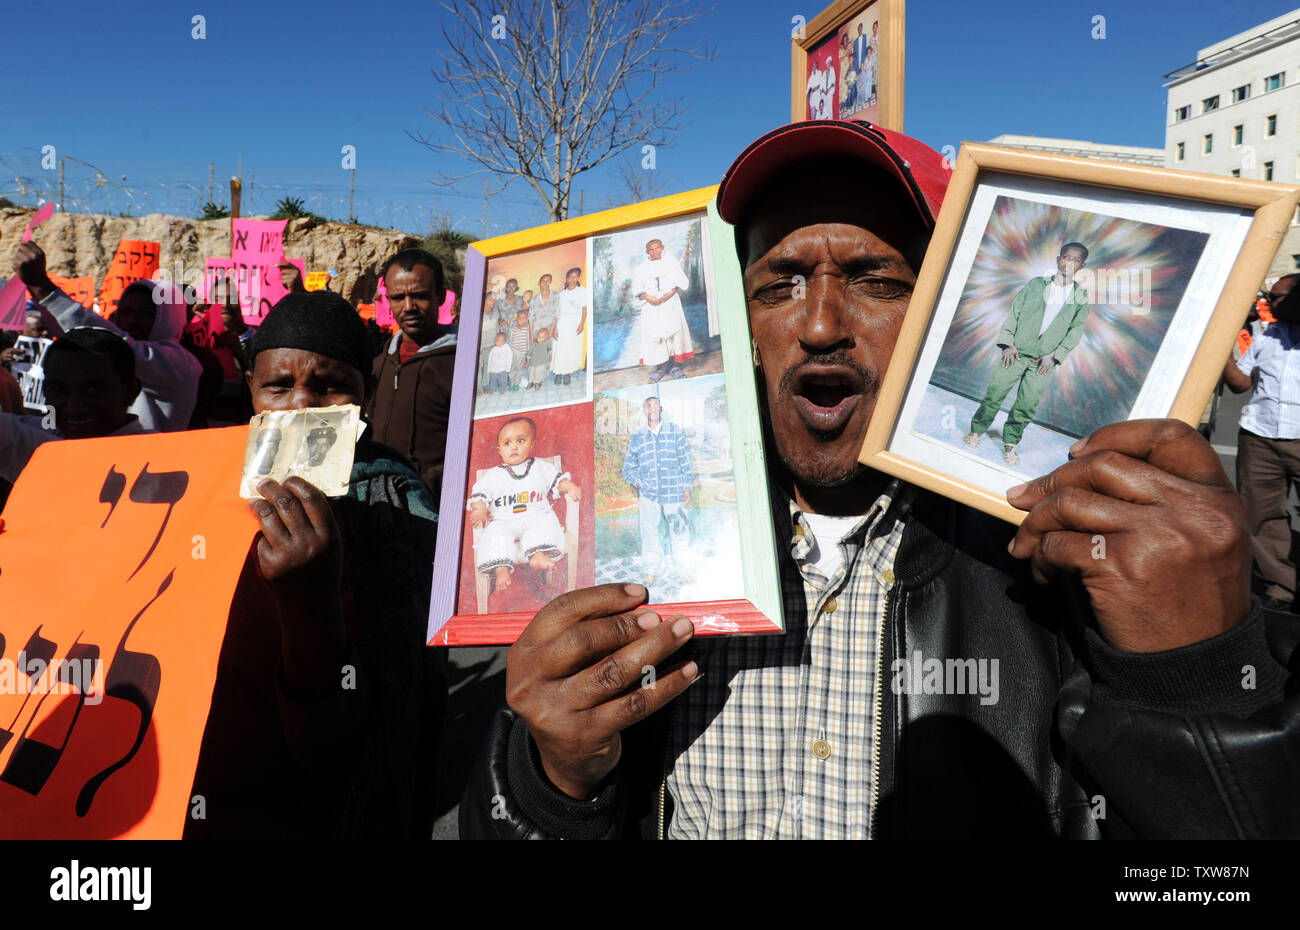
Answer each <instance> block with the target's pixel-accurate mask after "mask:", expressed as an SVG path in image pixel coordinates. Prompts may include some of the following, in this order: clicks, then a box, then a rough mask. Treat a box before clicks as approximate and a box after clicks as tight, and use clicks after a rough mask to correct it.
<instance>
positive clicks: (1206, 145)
mask: <svg viewBox="0 0 1300 930" xmlns="http://www.w3.org/2000/svg"><path fill="white" fill-rule="evenodd" d="M1213 151H1214V133H1212V132H1207V133H1206V134H1205V138H1204V140H1203V141H1202V142H1201V154H1202V155H1209V154H1210V153H1211V152H1213Z"/></svg>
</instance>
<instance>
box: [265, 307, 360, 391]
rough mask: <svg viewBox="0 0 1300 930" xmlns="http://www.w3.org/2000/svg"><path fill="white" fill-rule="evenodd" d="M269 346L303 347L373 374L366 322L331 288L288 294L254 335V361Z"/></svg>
mask: <svg viewBox="0 0 1300 930" xmlns="http://www.w3.org/2000/svg"><path fill="white" fill-rule="evenodd" d="M267 349H304V350H306V351H308V352H316V353H318V354H320V355H324V356H326V357H327V358H332V359H337V360H338V361H340V362H346V363H347V364H349V365H351V366H353V367H354V368H356V369H357V370H358V371H360V372H361V373H362V374H363V375H369V374H370V365H371V361H372V359H373V356H374V349H373V347H372V345H371V343H370V334H369V333H367V332H366V324H365V323H363V322H362V321H361V317H360V316H359V315H358V314H357V311H356V310H355V309H353V307H352V305H351V304H350V303H348V302H347V301H346V300H344V299H343V298H342V297H340V296H339V295H338V294H335V293H333V292H332V291H307V292H306V293H303V292H296V293H293V294H286V295H285V296H284V297H282V298H281V299H280V302H279V303H277V304H276V305H275V306H274V307H272V308H271V312H270V313H268V314H267V315H266V319H264V320H263V321H262V325H261V326H259V327H258V329H257V332H256V333H255V334H254V335H253V351H252V355H251V356H250V357H249V363H250V364H252V363H253V361H254V359H256V358H257V354H258V353H259V352H265V351H266V350H267Z"/></svg>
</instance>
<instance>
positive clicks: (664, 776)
mask: <svg viewBox="0 0 1300 930" xmlns="http://www.w3.org/2000/svg"><path fill="white" fill-rule="evenodd" d="M692 645H694V644H692ZM694 652H695V650H694V649H693V648H692V649H691V653H692V654H694ZM687 661H690V660H689V659H688V660H687ZM692 684H694V682H692ZM682 697H683V695H682V694H679V695H677V697H676V698H675V699H674V700H673V706H672V709H671V710H670V711H669V712H668V727H667V730H666V731H665V735H664V755H663V760H662V761H661V763H660V766H659V815H658V818H657V819H658V821H659V826H658V828H657V830H656V833H655V838H656V839H660V840H666V839H668V830H667V826H666V824H665V823H664V810H665V808H666V807H667V805H666V803H665V801H666V799H667V797H668V758H669V756H670V755H671V754H672V751H673V727H674V726H675V725H676V723H677V708H678V706H679V705H680V704H681V700H682Z"/></svg>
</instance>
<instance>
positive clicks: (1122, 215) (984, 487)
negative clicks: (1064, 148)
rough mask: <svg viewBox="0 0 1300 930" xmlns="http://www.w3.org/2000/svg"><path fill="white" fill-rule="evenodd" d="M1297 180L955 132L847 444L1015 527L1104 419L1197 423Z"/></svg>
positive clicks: (1292, 202) (877, 464) (1290, 210)
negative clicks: (941, 185) (1247, 176)
mask: <svg viewBox="0 0 1300 930" xmlns="http://www.w3.org/2000/svg"><path fill="white" fill-rule="evenodd" d="M1297 201H1300V188H1296V187H1292V186H1289V185H1285V184H1276V183H1272V182H1266V181H1243V180H1238V179H1234V178H1223V177H1217V176H1212V175H1201V174H1191V173H1188V172H1186V171H1177V170H1172V169H1166V168H1152V167H1144V166H1139V165H1131V164H1119V163H1110V162H1102V161H1097V160H1093V159H1085V158H1072V157H1067V156H1063V155H1049V154H1044V153H1040V152H1029V151H1020V150H1015V149H1009V148H1003V147H1000V146H985V145H965V146H963V147H962V149H961V153H960V155H959V157H958V160H957V165H956V168H955V170H954V172H953V176H952V180H951V182H950V184H949V185H948V190H947V194H946V196H945V198H944V202H943V207H942V209H941V210H940V212H939V216H938V218H937V222H936V226H935V231H934V235H933V237H932V238H931V240H930V245H929V249H928V250H927V252H926V255H925V260H924V262H923V263H922V267H921V271H920V275H919V277H918V279H917V283H916V288H915V290H914V292H913V295H912V299H911V303H910V305H909V307H908V310H907V315H906V316H905V318H904V320H903V325H902V328H901V330H900V332H899V336H898V342H897V344H896V345H895V348H894V354H893V356H892V358H891V360H890V364H889V369H888V372H887V373H886V375H885V377H884V379H883V380H882V383H881V388H880V393H879V395H878V398H877V401H876V408H875V413H874V415H873V416H872V420H871V424H870V426H869V427H868V429H867V436H866V439H865V440H864V442H863V446H862V453H861V456H860V460H861V461H862V462H863V463H865V464H867V465H870V466H871V467H873V468H877V469H879V470H880V471H883V472H887V473H889V474H891V475H895V476H897V477H900V478H903V479H905V480H907V481H909V482H911V483H913V484H916V485H919V486H921V487H925V488H928V489H930V490H933V491H935V492H936V493H939V494H942V495H944V496H946V497H950V498H952V499H954V500H957V501H959V502H961V503H963V504H967V505H969V506H971V507H975V508H977V509H979V510H983V511H985V512H986V513H990V514H992V515H994V516H997V517H1000V518H1002V519H1005V520H1008V521H1010V522H1012V523H1015V524H1017V525H1018V524H1019V523H1020V522H1021V521H1022V520H1023V519H1024V517H1025V513H1024V511H1021V510H1017V509H1016V508H1014V507H1012V506H1011V505H1010V504H1009V503H1008V502H1007V500H1006V496H1005V494H1006V491H1007V489H1009V488H1011V487H1013V486H1015V485H1017V484H1020V483H1022V482H1024V481H1027V480H1030V479H1033V478H1036V477H1038V476H1040V475H1043V474H1046V473H1048V472H1050V471H1052V470H1053V469H1055V468H1057V467H1059V466H1060V465H1063V464H1065V462H1066V461H1068V459H1069V449H1070V446H1071V445H1072V444H1073V443H1074V442H1075V441H1076V440H1077V439H1079V438H1082V437H1083V436H1086V435H1088V434H1090V433H1092V432H1093V431H1094V430H1096V429H1098V428H1100V427H1102V426H1104V425H1106V424H1108V423H1112V422H1117V421H1121V420H1128V419H1145V418H1173V419H1179V420H1182V421H1183V422H1185V423H1188V424H1190V425H1192V426H1195V425H1197V424H1198V423H1199V422H1200V420H1201V415H1202V412H1203V410H1204V409H1205V407H1206V404H1207V402H1208V401H1209V399H1210V395H1211V393H1212V392H1213V390H1214V388H1215V385H1217V384H1218V381H1219V378H1220V376H1221V374H1222V372H1223V368H1224V365H1225V363H1226V362H1227V359H1228V357H1229V353H1230V351H1231V348H1232V345H1233V342H1234V340H1235V339H1236V336H1237V332H1238V330H1239V329H1240V327H1241V324H1242V321H1243V320H1244V319H1245V318H1246V315H1247V313H1248V312H1249V309H1250V306H1251V304H1252V303H1253V301H1254V298H1255V294H1256V291H1257V289H1258V287H1259V284H1260V282H1261V281H1262V280H1263V278H1264V275H1265V272H1266V271H1267V269H1268V266H1269V263H1270V262H1271V261H1272V259H1273V255H1274V253H1275V252H1276V251H1277V248H1278V245H1279V243H1280V242H1281V238H1282V234H1283V232H1284V230H1285V227H1286V225H1287V223H1288V222H1289V221H1290V219H1291V217H1292V216H1293V215H1294V214H1295V211H1296V204H1297Z"/></svg>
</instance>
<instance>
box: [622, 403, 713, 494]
mask: <svg viewBox="0 0 1300 930" xmlns="http://www.w3.org/2000/svg"><path fill="white" fill-rule="evenodd" d="M623 480H624V481H626V482H627V483H628V484H630V485H633V486H635V487H636V488H638V489H639V491H638V493H639V494H640V495H641V497H644V498H645V499H646V500H648V501H655V502H657V503H669V504H680V503H681V502H682V497H683V496H684V494H685V493H686V491H688V490H689V489H690V487H691V485H693V484H694V483H695V469H694V468H693V467H692V466H691V447H690V444H689V443H688V442H687V441H686V434H685V433H684V432H682V428H681V427H680V426H678V425H677V424H676V423H669V422H668V421H667V420H661V421H660V422H659V430H658V432H652V431H651V430H650V427H648V426H647V427H645V428H644V429H642V430H640V431H639V432H637V433H634V434H633V435H632V437H631V438H630V439H629V440H628V443H627V457H626V458H625V459H623Z"/></svg>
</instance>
